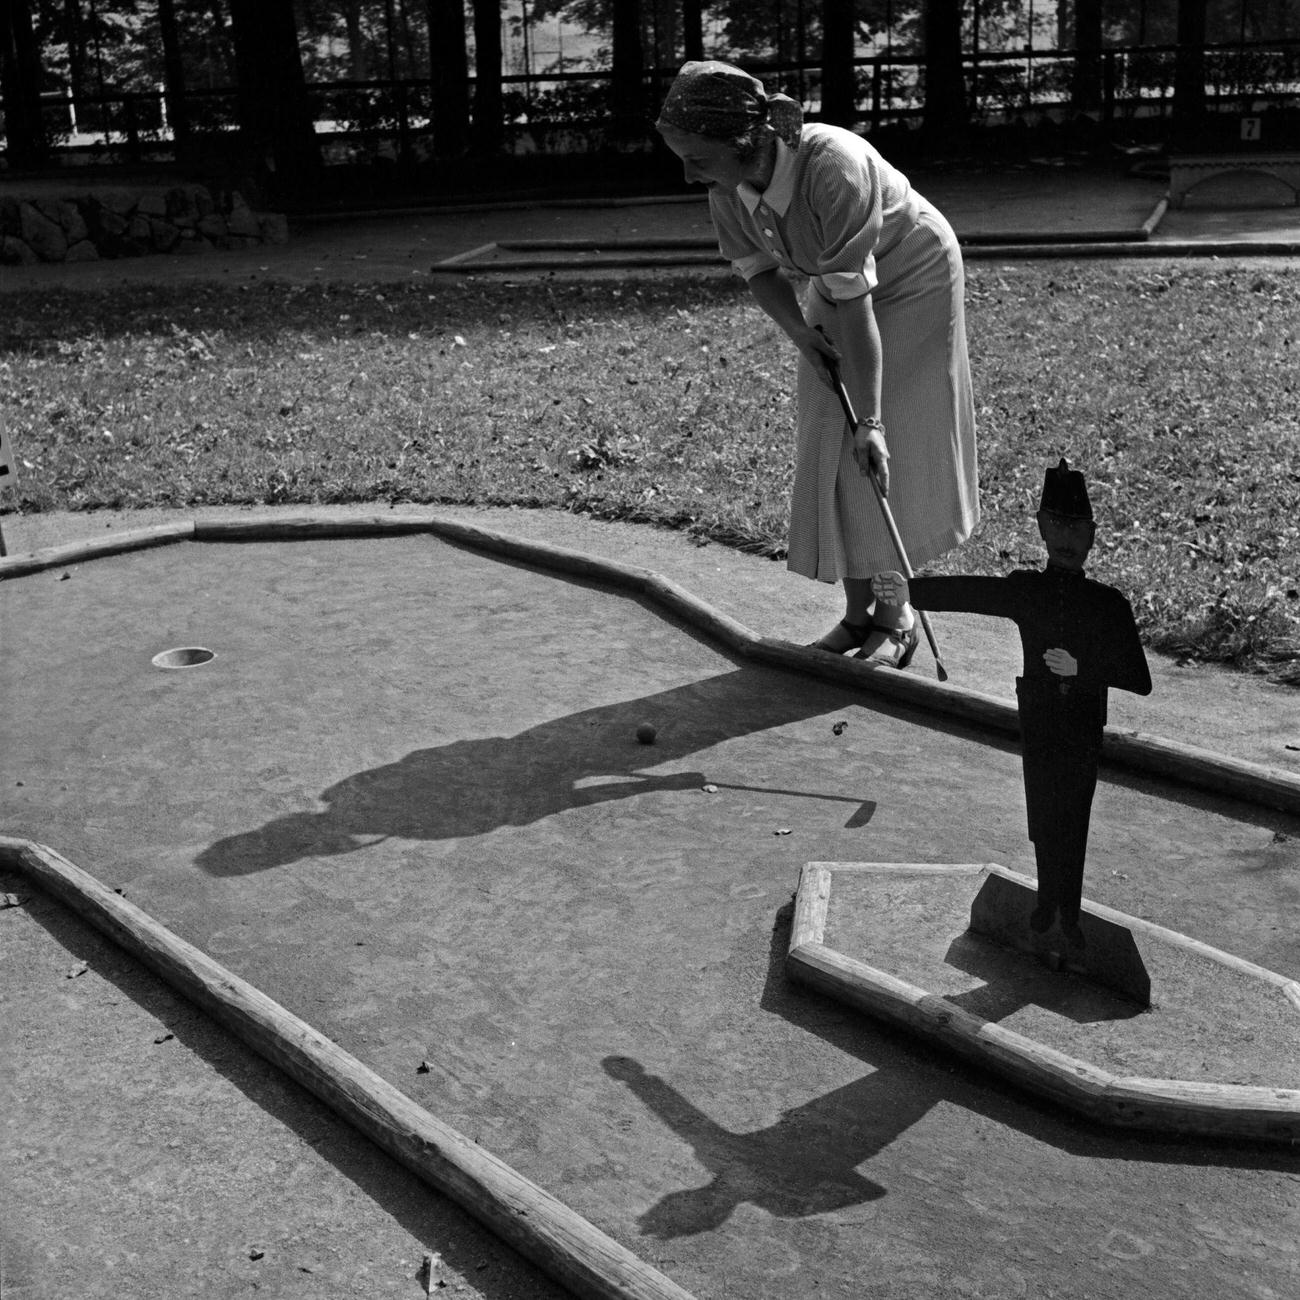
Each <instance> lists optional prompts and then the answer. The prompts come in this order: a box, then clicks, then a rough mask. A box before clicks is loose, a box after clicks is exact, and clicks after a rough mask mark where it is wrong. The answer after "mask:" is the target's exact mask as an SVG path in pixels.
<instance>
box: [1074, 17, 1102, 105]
mask: <svg viewBox="0 0 1300 1300" xmlns="http://www.w3.org/2000/svg"><path fill="white" fill-rule="evenodd" d="M1101 6H1102V0H1074V79H1073V85H1072V86H1071V94H1070V99H1071V102H1072V107H1073V108H1074V111H1075V112H1076V113H1086V112H1089V111H1091V110H1093V109H1096V108H1098V107H1100V105H1101Z"/></svg>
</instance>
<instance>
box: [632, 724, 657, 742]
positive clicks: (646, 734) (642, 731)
mask: <svg viewBox="0 0 1300 1300" xmlns="http://www.w3.org/2000/svg"><path fill="white" fill-rule="evenodd" d="M636 738H637V739H638V740H639V741H640V742H641V743H642V744H643V745H653V744H654V743H655V729H654V728H653V727H652V726H651V725H650V724H649V723H648V722H643V723H642V724H641V725H640V726H639V727H638V728H637V729H636Z"/></svg>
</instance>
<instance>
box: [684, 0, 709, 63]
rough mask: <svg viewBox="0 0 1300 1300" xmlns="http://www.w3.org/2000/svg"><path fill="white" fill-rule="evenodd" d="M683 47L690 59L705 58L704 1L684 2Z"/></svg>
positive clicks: (692, 0)
mask: <svg viewBox="0 0 1300 1300" xmlns="http://www.w3.org/2000/svg"><path fill="white" fill-rule="evenodd" d="M682 46H683V52H684V53H685V55H686V57H687V58H688V59H702V58H703V57H704V0H682Z"/></svg>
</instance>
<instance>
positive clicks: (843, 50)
mask: <svg viewBox="0 0 1300 1300" xmlns="http://www.w3.org/2000/svg"><path fill="white" fill-rule="evenodd" d="M853 10H854V3H853V0H822V121H823V122H830V123H831V124H832V125H833V126H843V127H847V128H848V129H849V130H852V129H853V126H854V124H855V123H856V121H857V118H858V106H857V84H856V79H855V75H854V68H853V55H854V52H855V50H854V45H855V41H854V30H855V29H854V13H853Z"/></svg>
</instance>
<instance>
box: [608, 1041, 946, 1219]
mask: <svg viewBox="0 0 1300 1300" xmlns="http://www.w3.org/2000/svg"><path fill="white" fill-rule="evenodd" d="M601 1066H602V1068H603V1069H604V1071H605V1073H606V1074H608V1075H609V1076H610V1078H612V1079H617V1080H619V1081H620V1082H621V1083H625V1084H627V1086H628V1088H629V1089H631V1091H632V1092H633V1094H634V1095H635V1096H636V1097H637V1099H638V1100H639V1101H641V1102H642V1103H644V1105H645V1106H646V1108H647V1109H648V1110H650V1111H651V1112H652V1113H653V1114H655V1115H657V1116H658V1117H659V1118H660V1119H661V1120H662V1121H663V1122H664V1123H665V1124H666V1125H667V1126H668V1127H669V1128H670V1129H672V1130H673V1132H674V1133H676V1134H677V1135H678V1136H679V1137H681V1138H682V1139H683V1140H684V1141H686V1142H688V1143H689V1144H690V1146H691V1149H692V1151H694V1153H695V1158H696V1159H697V1160H698V1161H699V1162H700V1164H702V1165H703V1166H704V1167H705V1168H706V1169H708V1170H709V1171H710V1172H711V1173H712V1175H713V1178H712V1181H710V1182H709V1183H706V1184H705V1185H704V1186H701V1187H687V1188H682V1189H681V1190H680V1191H675V1192H668V1193H666V1194H665V1195H664V1196H662V1197H660V1199H659V1200H658V1201H657V1202H656V1203H655V1204H654V1205H653V1206H652V1207H651V1208H650V1209H649V1210H647V1211H646V1212H645V1213H644V1214H643V1215H641V1217H640V1219H639V1220H638V1223H639V1225H640V1227H641V1230H642V1232H643V1233H645V1234H646V1235H647V1236H651V1237H661V1238H670V1237H686V1236H693V1235H694V1234H696V1233H699V1232H710V1231H712V1230H713V1229H714V1228H719V1227H721V1226H722V1225H723V1224H724V1223H726V1221H727V1220H728V1219H729V1218H730V1217H731V1215H732V1214H733V1213H734V1212H735V1211H736V1209H738V1208H739V1207H740V1206H741V1205H743V1204H746V1203H748V1204H751V1205H755V1206H757V1207H758V1208H759V1209H762V1210H766V1211H767V1212H768V1213H769V1214H771V1215H774V1216H775V1217H777V1218H780V1219H794V1218H803V1217H805V1216H807V1215H811V1214H826V1213H828V1212H829V1211H832V1210H842V1209H846V1208H848V1207H849V1206H851V1205H860V1204H862V1203H863V1202H864V1201H874V1200H876V1199H877V1198H879V1197H881V1196H884V1195H885V1189H884V1188H883V1187H881V1186H880V1185H879V1184H878V1183H874V1182H872V1181H871V1179H869V1178H863V1177H862V1175H861V1174H859V1173H857V1172H856V1169H855V1167H856V1166H857V1165H860V1164H861V1163H862V1162H863V1161H864V1160H866V1159H868V1158H869V1157H870V1156H872V1155H874V1154H875V1153H876V1152H877V1151H879V1150H880V1148H881V1147H882V1146H884V1145H885V1144H886V1142H888V1141H891V1140H892V1138H893V1137H894V1130H893V1126H892V1125H891V1126H889V1127H888V1130H887V1133H886V1135H885V1136H883V1137H882V1136H881V1135H880V1133H879V1131H878V1130H877V1128H876V1127H875V1126H874V1125H873V1124H872V1123H871V1118H870V1117H871V1116H872V1115H873V1114H874V1112H875V1111H876V1109H877V1107H876V1106H875V1105H873V1103H872V1097H871V1094H872V1092H873V1090H874V1089H875V1088H876V1087H877V1086H878V1084H879V1080H878V1078H877V1076H876V1075H874V1074H872V1075H868V1076H867V1077H866V1078H865V1079H858V1080H856V1081H855V1082H854V1083H851V1084H849V1085H848V1086H847V1087H844V1088H837V1089H836V1090H835V1091H834V1092H829V1093H826V1094H825V1095H824V1096H821V1097H815V1098H814V1099H813V1100H812V1101H810V1102H808V1103H806V1104H805V1105H803V1106H795V1107H791V1108H790V1109H789V1110H787V1111H784V1112H782V1114H781V1118H780V1119H779V1120H777V1122H776V1123H775V1124H772V1125H770V1126H769V1127H767V1128H761V1129H755V1130H754V1131H753V1132H750V1133H735V1132H732V1131H731V1130H730V1129H726V1128H723V1127H722V1125H720V1124H718V1123H717V1122H716V1121H714V1120H712V1119H710V1118H709V1116H708V1115H706V1114H705V1113H704V1112H703V1111H702V1110H700V1109H699V1108H698V1107H697V1106H695V1105H694V1104H693V1103H692V1102H690V1101H688V1100H687V1099H686V1098H685V1097H684V1096H683V1095H682V1094H681V1093H680V1092H678V1091H677V1089H676V1088H674V1087H673V1086H672V1084H670V1083H669V1082H668V1081H667V1080H666V1079H662V1078H660V1077H659V1076H658V1075H656V1074H650V1073H649V1072H648V1071H647V1070H646V1069H645V1067H644V1066H642V1065H641V1064H640V1063H639V1062H638V1061H634V1060H632V1059H630V1058H629V1057H625V1056H607V1057H606V1058H605V1059H604V1060H603V1061H602V1062H601ZM873 1081H875V1082H873ZM930 1105H931V1102H930V1101H929V1099H927V1100H926V1101H925V1103H924V1104H923V1105H922V1106H921V1107H920V1108H919V1109H918V1111H917V1113H916V1115H915V1116H914V1117H913V1118H914V1119H919V1118H920V1117H921V1115H923V1114H924V1113H925V1111H927V1110H928V1109H929V1108H930ZM909 1122H911V1121H910V1120H909Z"/></svg>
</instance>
